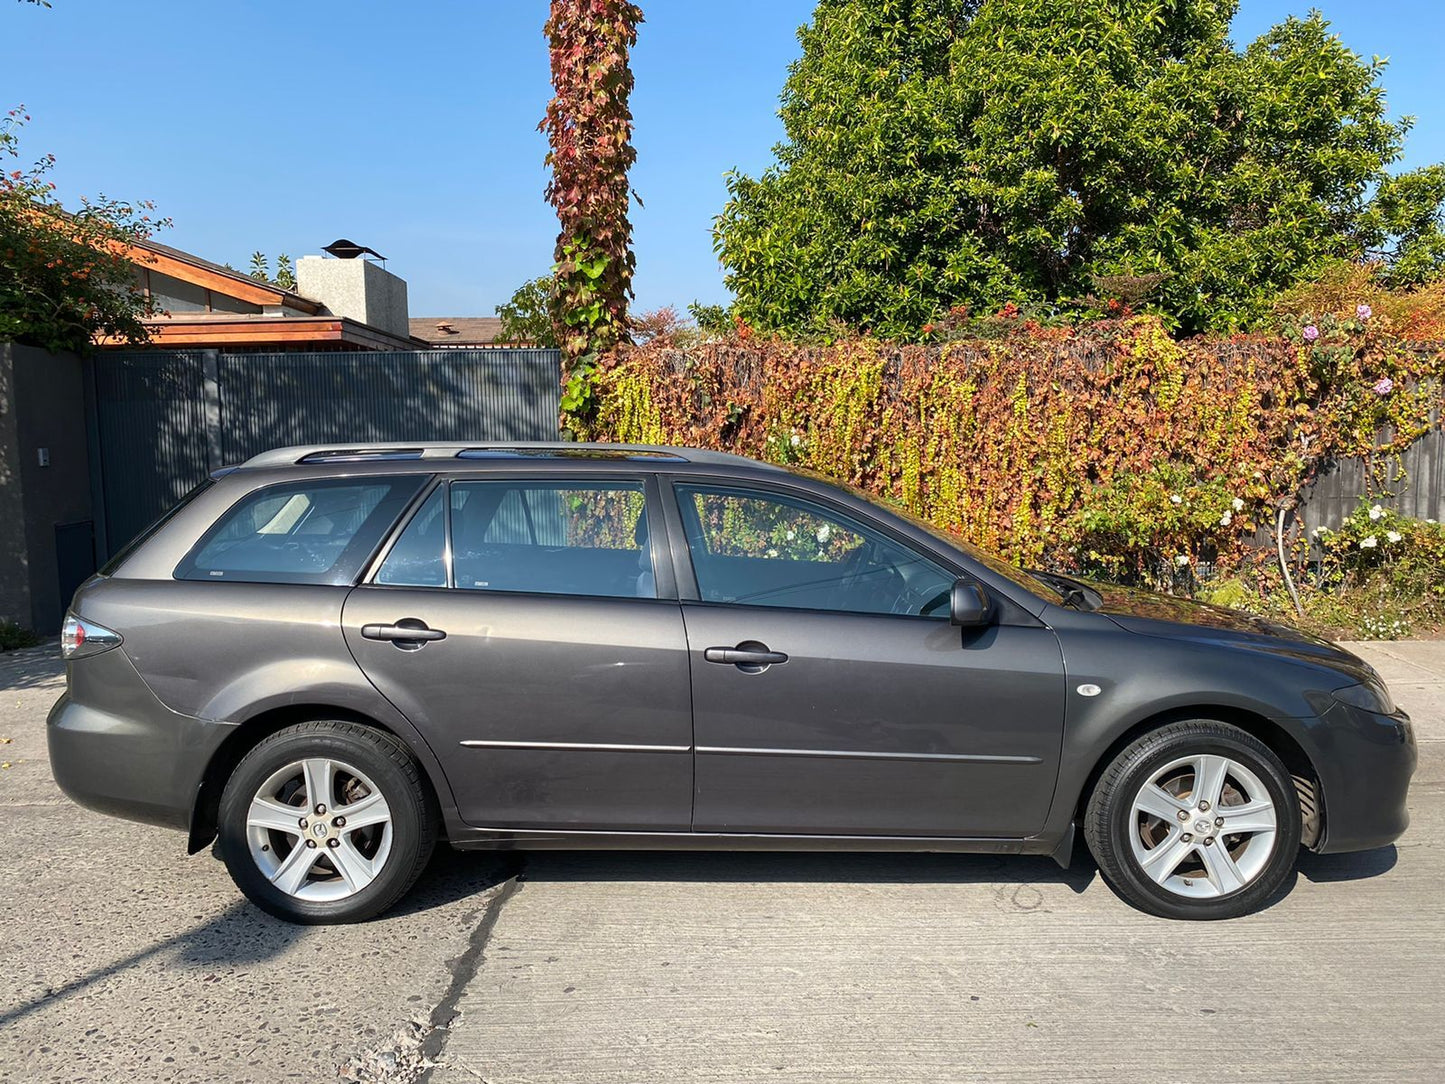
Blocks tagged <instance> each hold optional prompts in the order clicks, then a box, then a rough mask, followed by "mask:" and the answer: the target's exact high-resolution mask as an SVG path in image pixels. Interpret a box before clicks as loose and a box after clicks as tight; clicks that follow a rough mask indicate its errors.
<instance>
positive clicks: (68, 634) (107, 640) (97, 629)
mask: <svg viewBox="0 0 1445 1084" xmlns="http://www.w3.org/2000/svg"><path fill="white" fill-rule="evenodd" d="M119 646H120V633H118V632H114V631H112V630H111V629H108V628H106V627H105V626H104V625H97V624H96V623H95V622H94V621H82V620H81V619H80V618H78V617H76V616H75V615H74V614H67V615H66V616H65V626H64V627H63V628H62V629H61V630H60V657H61V658H63V659H83V658H85V657H86V656H87V655H99V654H100V653H101V652H102V651H109V650H110V649H111V648H113V647H119Z"/></svg>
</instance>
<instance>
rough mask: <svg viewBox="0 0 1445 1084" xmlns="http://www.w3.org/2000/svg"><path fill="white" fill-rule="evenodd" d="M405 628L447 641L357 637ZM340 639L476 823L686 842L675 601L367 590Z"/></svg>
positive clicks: (681, 662)
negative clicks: (368, 629) (367, 629)
mask: <svg viewBox="0 0 1445 1084" xmlns="http://www.w3.org/2000/svg"><path fill="white" fill-rule="evenodd" d="M407 619H411V620H415V621H417V622H420V623H424V624H425V625H426V626H427V627H429V628H430V629H433V630H437V629H440V630H442V631H444V632H445V633H446V638H445V639H442V640H433V641H422V642H420V646H416V645H412V646H397V643H396V642H395V641H390V640H377V639H368V638H366V637H364V636H363V635H362V633H361V630H362V627H363V626H366V625H395V624H397V623H398V622H402V621H406V620H407ZM343 625H344V627H345V630H346V642H347V644H348V645H349V646H350V647H351V650H352V653H353V654H354V655H355V656H356V660H357V662H358V663H360V664H361V667H362V669H363V670H364V671H365V672H366V674H367V676H368V677H369V678H370V679H371V681H372V682H373V683H374V684H375V685H376V686H377V688H378V689H380V690H381V692H382V693H383V694H384V695H385V696H386V697H387V699H389V700H390V701H391V702H392V703H393V704H395V705H396V707H397V708H398V709H399V710H400V711H401V712H402V713H403V714H405V715H406V716H407V717H408V718H409V719H411V721H412V722H413V723H414V724H415V725H416V727H417V729H418V730H420V731H421V732H422V734H423V735H424V736H425V737H426V738H427V740H428V741H429V742H430V743H431V745H432V748H433V750H435V752H436V754H437V757H438V758H439V759H440V760H441V763H442V765H443V768H444V769H445V771H446V773H447V777H448V779H449V781H450V782H451V785H452V789H453V791H454V792H455V794H456V797H457V802H458V805H459V807H460V810H461V815H462V819H463V820H465V821H467V822H468V823H469V824H473V825H476V826H478V827H496V828H554V829H561V828H576V829H609V830H617V831H621V830H627V829H641V830H653V831H686V830H687V828H688V827H689V821H690V817H691V812H692V714H691V700H690V690H689V682H688V668H687V658H686V648H685V638H684V635H683V626H682V617H681V614H680V611H679V608H678V604H677V603H676V602H668V601H661V600H652V599H603V598H574V597H568V596H563V595H558V596H551V597H548V596H536V595H506V594H492V593H488V592H482V591H448V590H446V589H444V588H443V589H430V590H428V589H408V588H394V587H359V588H357V589H356V590H354V591H353V592H352V593H351V595H350V596H349V597H348V598H347V601H346V607H345V610H344V613H343ZM464 742H470V743H478V744H470V745H464V744H462V743H464Z"/></svg>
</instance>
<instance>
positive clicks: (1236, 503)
mask: <svg viewBox="0 0 1445 1084" xmlns="http://www.w3.org/2000/svg"><path fill="white" fill-rule="evenodd" d="M1229 503H1230V504H1231V505H1233V507H1234V510H1235V511H1236V512H1243V511H1244V501H1242V500H1240V499H1239V498H1238V497H1235V498H1234V500H1232V501H1230V502H1229Z"/></svg>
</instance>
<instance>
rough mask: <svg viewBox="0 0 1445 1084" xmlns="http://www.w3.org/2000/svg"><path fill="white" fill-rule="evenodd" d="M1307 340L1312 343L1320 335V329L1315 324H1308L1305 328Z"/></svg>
mask: <svg viewBox="0 0 1445 1084" xmlns="http://www.w3.org/2000/svg"><path fill="white" fill-rule="evenodd" d="M1304 337H1305V342H1307V343H1312V342H1314V341H1315V340H1316V339H1318V338H1319V337H1320V329H1319V328H1317V327H1315V326H1314V324H1306V325H1305V330H1304Z"/></svg>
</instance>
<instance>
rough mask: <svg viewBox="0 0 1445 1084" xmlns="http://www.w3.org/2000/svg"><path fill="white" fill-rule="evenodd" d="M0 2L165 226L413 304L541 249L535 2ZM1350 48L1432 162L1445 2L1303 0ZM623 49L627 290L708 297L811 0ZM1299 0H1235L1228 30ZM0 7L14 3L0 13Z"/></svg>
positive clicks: (545, 239)
mask: <svg viewBox="0 0 1445 1084" xmlns="http://www.w3.org/2000/svg"><path fill="white" fill-rule="evenodd" d="M52 2H53V4H54V7H53V8H51V9H50V10H48V11H47V10H43V9H39V8H34V7H32V6H31V5H29V4H24V5H17V4H15V3H14V0H0V5H4V6H0V107H3V108H9V107H10V106H11V105H12V104H18V103H21V102H23V103H24V104H25V105H26V107H27V109H28V111H29V112H30V114H31V115H32V117H33V120H32V122H31V124H30V126H29V127H28V128H27V130H26V133H25V136H24V149H25V150H26V151H28V152H29V156H31V157H38V156H39V155H40V154H41V153H43V152H47V151H48V152H52V153H54V154H55V155H56V157H57V159H58V165H57V167H56V170H55V173H54V179H55V180H56V181H57V182H58V183H59V184H60V187H61V195H62V197H63V198H64V199H65V200H66V201H67V202H71V201H73V200H74V199H75V198H76V197H78V196H79V195H81V194H87V195H94V194H96V193H97V192H104V193H105V194H107V195H111V196H117V197H125V198H131V199H139V198H149V199H153V200H154V201H155V202H156V203H157V205H158V208H159V211H160V213H162V214H166V215H169V216H170V217H171V218H172V219H174V222H175V226H174V228H173V229H172V230H170V231H168V232H167V233H165V234H164V235H162V236H161V237H160V238H159V239H160V240H163V241H165V242H167V243H168V244H173V245H176V246H178V247H180V248H184V249H187V250H189V251H192V252H195V253H197V254H198V255H201V256H205V257H207V258H209V259H213V260H217V261H221V262H229V263H231V264H233V265H235V266H237V267H243V268H244V267H245V266H246V265H247V261H248V260H249V258H250V254H251V252H252V251H254V250H256V249H261V250H262V251H264V252H267V253H268V254H271V255H273V256H274V254H276V253H277V252H288V253H290V254H291V255H292V256H293V257H299V256H302V255H305V254H307V253H314V252H317V251H318V250H319V249H320V247H321V246H322V245H325V244H328V243H329V242H331V241H332V240H334V239H336V238H337V237H342V236H346V237H350V238H351V239H352V240H355V241H359V242H361V243H363V244H367V245H370V246H371V247H372V248H375V249H377V250H379V251H380V252H382V253H383V254H385V255H386V256H387V257H388V258H389V261H390V262H389V265H388V266H389V267H390V268H391V269H392V270H393V271H395V272H396V273H397V274H399V275H401V276H402V277H403V278H405V279H407V281H408V283H409V288H410V296H411V310H412V313H413V314H414V315H422V316H430V315H447V316H467V315H488V314H490V313H491V312H492V310H493V309H494V308H495V306H496V305H497V304H498V303H499V302H502V301H504V300H506V298H507V297H508V296H509V295H510V294H511V292H512V290H513V288H515V286H516V285H517V284H518V283H520V282H521V281H522V280H523V279H525V278H527V277H529V276H532V275H535V274H539V273H541V272H543V271H545V270H546V269H547V267H548V265H549V264H550V261H551V253H552V244H553V240H554V237H555V233H556V223H555V219H554V218H553V217H552V212H551V209H550V208H549V207H548V206H547V205H546V204H545V203H544V202H543V200H542V188H543V186H544V184H545V183H546V175H545V171H544V169H543V166H542V157H543V155H544V154H545V153H546V144H545V141H544V139H543V137H542V136H541V135H540V134H539V133H538V132H537V131H536V125H537V121H538V120H539V119H540V118H541V115H542V111H543V109H544V108H545V106H546V102H547V99H548V98H549V97H550V87H549V83H548V71H547V52H546V44H545V42H544V40H543V38H542V34H541V25H542V21H543V20H544V18H545V17H546V9H547V4H546V3H545V0H413V2H411V3H406V4H399V3H396V2H395V0H289V2H287V0H264V2H263V0H232V2H230V3H226V4H215V3H209V2H197V0H130V2H125V3H120V2H117V0H52ZM1316 4H1317V6H1319V7H1321V8H1322V10H1324V12H1325V14H1326V15H1327V16H1328V17H1329V18H1330V19H1331V21H1332V22H1333V24H1334V27H1335V29H1336V30H1337V31H1338V32H1339V33H1340V35H1341V36H1342V37H1343V39H1344V41H1345V42H1346V44H1348V45H1349V46H1350V47H1351V48H1353V49H1354V50H1355V51H1356V52H1359V53H1362V54H1364V55H1366V56H1369V55H1372V54H1373V55H1380V56H1388V57H1389V58H1390V60H1391V64H1390V68H1389V71H1388V72H1387V74H1386V77H1385V86H1386V87H1387V89H1388V91H1389V102H1390V107H1391V111H1392V112H1393V113H1395V114H1397V115H1398V114H1405V113H1409V114H1414V115H1415V116H1416V117H1417V123H1416V127H1415V130H1414V132H1413V133H1412V135H1411V137H1410V139H1409V141H1408V142H1407V145H1406V159H1405V161H1404V163H1403V165H1405V166H1407V167H1408V166H1415V165H1423V164H1426V163H1428V162H1433V161H1440V160H1442V159H1445V106H1442V91H1445V75H1442V74H1441V73H1442V71H1445V65H1442V64H1441V63H1440V60H1439V49H1440V42H1441V41H1442V40H1445V3H1441V2H1440V0H1373V2H1370V0H1316ZM642 6H643V9H644V11H645V12H646V14H647V22H646V23H645V24H644V25H643V27H642V29H641V36H640V41H639V43H638V47H637V50H636V52H635V54H634V57H633V67H634V71H635V73H636V77H637V88H636V90H635V91H634V95H633V113H634V116H635V119H636V125H637V130H636V144H637V148H638V163H637V166H636V168H635V170H634V173H633V184H634V187H635V188H636V190H637V191H638V193H639V194H640V195H641V197H642V199H643V201H644V203H645V206H644V207H642V208H636V207H634V211H633V221H634V224H635V229H636V249H637V280H636V289H637V304H638V306H639V307H640V308H644V309H645V308H653V307H656V306H659V305H664V304H675V305H677V306H678V307H679V308H682V307H683V306H684V305H686V304H687V303H688V302H689V301H692V300H694V299H701V300H703V301H723V300H725V298H726V291H725V290H724V288H723V285H722V274H721V272H720V270H719V269H718V266H717V261H716V259H715V257H714V256H713V253H712V243H711V235H710V227H711V222H712V216H713V215H715V214H716V213H717V212H718V210H719V209H720V208H721V207H722V204H723V202H724V199H725V198H726V186H725V184H724V181H723V174H724V173H725V172H726V171H727V170H729V169H733V168H737V169H741V170H743V171H745V172H749V173H756V172H758V171H760V170H762V169H763V168H765V167H766V166H767V164H768V163H769V162H770V161H771V160H772V153H771V152H772V147H773V145H774V144H775V143H776V142H777V140H778V139H779V138H780V136H781V131H782V130H781V125H780V124H779V122H778V120H777V116H776V110H777V101H778V92H779V90H780V89H781V87H782V84H783V79H784V76H785V69H786V66H787V64H788V62H789V61H790V60H792V59H793V58H794V57H795V56H796V55H797V52H798V46H797V40H796V37H795V31H796V29H797V27H798V26H799V25H800V24H802V23H803V22H806V21H807V19H808V17H809V14H810V13H811V11H812V6H813V5H812V2H811V0H642ZM1309 6H1310V4H1309V3H1308V2H1305V3H1295V2H1292V0H1243V2H1242V3H1241V6H1240V13H1239V16H1238V18H1237V20H1236V22H1235V40H1236V41H1237V42H1240V43H1243V42H1245V41H1248V40H1250V39H1252V38H1253V37H1255V36H1256V35H1258V34H1259V33H1261V32H1263V31H1264V30H1266V29H1268V27H1269V26H1270V25H1272V24H1273V23H1275V22H1277V21H1279V20H1280V19H1282V18H1283V17H1284V16H1285V15H1288V14H1291V13H1295V14H1303V13H1304V12H1305V11H1307V10H1308V8H1309ZM7 8H8V10H6V9H7Z"/></svg>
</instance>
